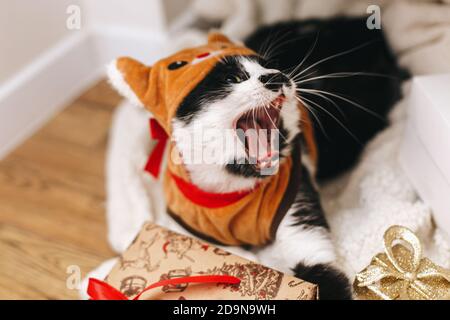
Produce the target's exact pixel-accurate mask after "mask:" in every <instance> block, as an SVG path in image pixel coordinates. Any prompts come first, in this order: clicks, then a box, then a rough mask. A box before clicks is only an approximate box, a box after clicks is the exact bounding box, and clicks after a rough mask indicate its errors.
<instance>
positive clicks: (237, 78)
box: [225, 74, 244, 83]
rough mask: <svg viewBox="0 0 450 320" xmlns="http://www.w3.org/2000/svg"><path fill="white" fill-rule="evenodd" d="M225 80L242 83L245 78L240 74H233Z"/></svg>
mask: <svg viewBox="0 0 450 320" xmlns="http://www.w3.org/2000/svg"><path fill="white" fill-rule="evenodd" d="M225 81H226V82H228V83H240V82H242V81H244V80H243V79H242V77H240V76H238V75H235V74H232V75H228V76H227V77H226V79H225Z"/></svg>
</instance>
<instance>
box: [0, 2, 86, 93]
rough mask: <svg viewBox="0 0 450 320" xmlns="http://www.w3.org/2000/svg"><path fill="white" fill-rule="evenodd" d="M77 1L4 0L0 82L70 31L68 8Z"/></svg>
mask: <svg viewBox="0 0 450 320" xmlns="http://www.w3.org/2000/svg"><path fill="white" fill-rule="evenodd" d="M77 3H79V1H77V0H31V1H30V0H0V85H1V84H2V83H3V82H5V81H6V79H8V78H9V77H11V76H13V75H14V74H15V73H16V72H18V71H19V70H21V69H23V67H24V66H26V65H27V64H28V63H30V62H32V61H33V59H35V58H36V57H37V56H38V55H39V54H41V53H43V52H44V51H46V50H47V49H48V48H50V47H51V46H53V45H54V44H56V43H57V42H58V41H59V40H61V39H62V38H64V36H66V35H67V34H68V33H69V32H70V31H69V30H67V28H66V23H65V20H66V17H67V14H66V8H67V6H68V5H69V4H77Z"/></svg>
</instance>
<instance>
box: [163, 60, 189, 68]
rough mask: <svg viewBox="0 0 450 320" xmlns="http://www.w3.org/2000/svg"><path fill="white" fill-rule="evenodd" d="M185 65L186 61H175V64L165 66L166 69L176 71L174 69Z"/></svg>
mask: <svg viewBox="0 0 450 320" xmlns="http://www.w3.org/2000/svg"><path fill="white" fill-rule="evenodd" d="M187 63H188V62H187V61H183V60H179V61H175V62H172V63H171V64H169V65H168V66H167V69H169V70H176V69H179V68H181V67H183V66H185V65H187Z"/></svg>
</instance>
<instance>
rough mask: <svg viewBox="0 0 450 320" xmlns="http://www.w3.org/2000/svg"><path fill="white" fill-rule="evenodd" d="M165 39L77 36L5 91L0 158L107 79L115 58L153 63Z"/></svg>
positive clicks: (0, 100) (113, 33)
mask: <svg viewBox="0 0 450 320" xmlns="http://www.w3.org/2000/svg"><path fill="white" fill-rule="evenodd" d="M164 40H165V37H164V36H163V35H159V34H152V33H150V32H145V31H136V30H126V29H117V30H97V31H89V32H74V33H73V34H71V35H70V36H68V37H66V38H65V39H63V40H62V41H60V42H59V43H58V44H57V45H56V46H54V47H53V48H51V49H49V50H48V51H46V52H45V53H44V54H42V55H40V56H39V57H37V58H36V59H35V60H34V61H33V62H32V63H31V64H29V65H28V66H27V67H26V68H24V69H23V70H22V71H21V72H19V73H18V74H16V76H14V77H13V78H12V79H10V80H7V81H6V82H5V84H4V85H2V86H0V159H1V158H2V157H4V156H5V155H6V154H8V153H9V152H10V151H11V150H13V149H14V148H15V147H16V146H17V145H19V144H20V143H22V142H23V141H24V140H25V139H26V138H28V137H29V136H31V135H32V134H33V133H34V132H35V131H36V130H38V129H39V128H40V127H41V126H42V125H43V124H45V123H46V122H47V121H48V120H49V119H50V118H51V117H52V116H53V115H54V114H55V113H56V112H58V111H60V110H61V108H63V107H65V106H66V105H67V104H68V103H69V102H70V101H71V100H72V99H74V98H75V97H77V96H78V95H79V94H80V93H81V92H82V91H84V90H85V89H86V88H88V87H89V86H91V85H92V84H93V83H94V82H95V81H98V80H99V79H100V78H101V77H102V76H104V75H105V68H104V66H105V65H106V64H107V63H108V62H109V61H110V60H112V59H113V58H116V57H117V56H121V55H130V56H133V57H136V58H138V59H141V60H142V61H143V62H146V63H151V62H153V61H154V60H155V59H156V58H157V57H159V56H161V54H162V50H163V49H162V48H163V45H162V44H163V43H164Z"/></svg>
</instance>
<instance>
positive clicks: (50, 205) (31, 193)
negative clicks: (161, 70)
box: [0, 81, 120, 299]
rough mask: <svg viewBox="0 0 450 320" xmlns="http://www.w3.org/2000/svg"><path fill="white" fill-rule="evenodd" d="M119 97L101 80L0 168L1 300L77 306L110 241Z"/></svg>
mask: <svg viewBox="0 0 450 320" xmlns="http://www.w3.org/2000/svg"><path fill="white" fill-rule="evenodd" d="M119 101H120V98H119V96H118V95H117V94H116V93H114V92H113V91H112V89H110V87H109V85H108V84H107V83H106V82H104V81H102V82H100V83H98V84H97V85H95V86H94V87H93V88H91V89H90V90H88V91H87V92H86V93H84V94H83V95H82V96H81V97H79V98H78V99H76V100H75V101H74V102H73V103H71V104H70V105H69V106H68V107H67V108H65V109H64V110H63V111H62V112H61V113H59V114H58V115H56V116H55V117H54V119H52V120H51V121H50V122H49V123H48V124H47V125H46V126H45V127H44V128H42V129H41V130H40V131H39V132H37V133H36V134H34V135H33V136H32V137H31V138H30V139H28V140H27V141H26V142H25V143H23V144H22V145H21V146H19V147H18V148H17V149H16V150H15V151H13V152H12V153H11V154H10V155H9V156H7V157H6V158H5V159H3V160H2V161H0V299H77V298H78V293H77V291H76V290H73V289H72V290H70V289H68V288H67V286H66V280H67V277H68V276H69V274H68V273H67V268H68V267H69V266H72V265H75V266H79V267H80V270H81V276H82V277H84V276H85V275H86V272H88V271H90V270H91V269H93V268H94V267H96V266H97V265H98V264H99V263H100V262H102V261H103V260H105V259H107V258H109V257H112V256H114V253H113V252H112V251H111V249H110V248H109V247H108V243H107V241H106V224H105V183H104V180H105V172H104V171H105V170H104V164H105V150H106V145H107V139H108V130H109V126H110V122H111V116H112V112H113V110H114V108H115V106H116V105H117V104H118V102H119Z"/></svg>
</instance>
